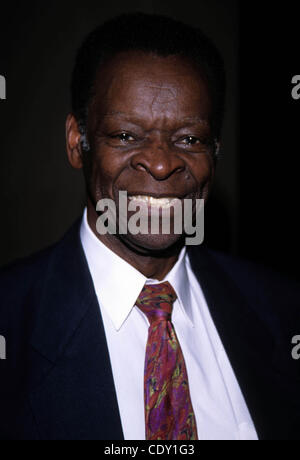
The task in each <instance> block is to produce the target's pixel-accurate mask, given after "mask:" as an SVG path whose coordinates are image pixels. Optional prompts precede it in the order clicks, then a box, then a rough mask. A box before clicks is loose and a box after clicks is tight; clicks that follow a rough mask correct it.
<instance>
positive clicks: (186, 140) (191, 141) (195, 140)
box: [181, 136, 201, 145]
mask: <svg viewBox="0 0 300 460" xmlns="http://www.w3.org/2000/svg"><path fill="white" fill-rule="evenodd" d="M181 142H182V143H183V144H186V145H195V144H201V140H200V139H199V137H195V136H187V137H185V138H184V139H182V141H181Z"/></svg>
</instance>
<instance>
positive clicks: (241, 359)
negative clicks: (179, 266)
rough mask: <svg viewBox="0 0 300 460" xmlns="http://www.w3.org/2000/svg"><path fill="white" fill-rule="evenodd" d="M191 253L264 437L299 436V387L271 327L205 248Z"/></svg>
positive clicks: (192, 261) (259, 433) (225, 345)
mask: <svg viewBox="0 0 300 460" xmlns="http://www.w3.org/2000/svg"><path fill="white" fill-rule="evenodd" d="M189 256H190V260H191V265H192V268H193V270H194V272H195V274H196V276H197V278H198V280H199V283H200V285H201V288H202V290H203V292H204V295H205V298H206V301H207V304H208V307H209V309H210V312H211V315H212V318H213V320H214V323H215V325H216V327H217V330H218V333H219V336H220V338H221V341H222V343H223V346H224V348H225V350H226V352H227V356H228V358H229V361H230V363H231V365H232V368H233V370H234V372H235V375H236V378H237V380H238V382H239V385H240V388H241V390H242V393H243V395H244V398H245V401H246V403H247V406H248V409H249V412H250V414H251V416H252V419H253V422H254V425H255V427H256V430H257V433H258V436H259V439H261V440H262V439H290V438H291V437H292V438H293V436H296V433H294V432H293V426H292V425H293V424H292V421H291V414H292V413H293V412H295V408H294V407H293V398H294V401H295V400H296V393H295V392H294V393H293V391H291V389H292V386H291V387H290V391H289V390H288V388H287V386H288V385H286V383H287V381H288V376H287V375H286V376H281V375H280V373H279V371H278V368H277V367H276V344H275V343H274V339H273V337H272V335H271V334H270V331H269V330H268V329H267V328H266V326H265V325H264V324H263V323H262V321H261V320H260V318H259V317H258V315H257V314H256V312H255V310H254V309H253V308H250V306H249V305H248V304H247V300H246V299H245V297H244V296H243V295H242V294H241V293H240V292H239V289H238V287H237V286H236V285H235V284H234V283H233V281H232V280H231V279H230V278H229V277H228V276H227V275H226V273H225V271H224V270H223V269H222V268H221V267H220V266H219V265H218V263H217V262H216V261H215V260H214V259H213V256H212V255H211V254H210V253H209V252H208V251H207V250H206V249H205V248H202V247H199V248H197V249H196V250H195V249H194V250H192V251H189ZM294 383H295V384H296V382H294ZM295 391H296V389H295Z"/></svg>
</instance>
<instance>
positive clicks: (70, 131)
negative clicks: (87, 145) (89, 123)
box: [66, 114, 82, 169]
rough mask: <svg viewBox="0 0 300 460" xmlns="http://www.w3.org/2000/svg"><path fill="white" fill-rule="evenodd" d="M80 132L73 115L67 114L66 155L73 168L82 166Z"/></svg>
mask: <svg viewBox="0 0 300 460" xmlns="http://www.w3.org/2000/svg"><path fill="white" fill-rule="evenodd" d="M80 139H81V134H80V132H79V127H78V123H77V120H76V118H75V117H74V115H72V114H69V115H68V117H67V120H66V145H67V155H68V159H69V162H70V164H71V166H73V168H75V169H81V168H82V149H81V143H80Z"/></svg>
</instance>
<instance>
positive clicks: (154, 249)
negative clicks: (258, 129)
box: [0, 14, 300, 440]
mask: <svg viewBox="0 0 300 460" xmlns="http://www.w3.org/2000/svg"><path fill="white" fill-rule="evenodd" d="M224 93H225V77H224V69H223V63H222V59H221V57H220V56H219V53H218V51H217V50H216V49H215V47H214V45H213V44H212V43H211V42H210V41H209V40H208V39H207V38H206V37H205V36H204V35H203V34H202V32H201V31H199V30H197V29H193V28H191V27H188V26H185V25H183V24H181V23H178V22H175V21H173V20H171V19H168V18H164V17H160V16H151V15H142V14H134V15H126V16H121V17H117V18H115V19H113V20H111V21H109V22H107V23H106V24H104V25H102V26H100V27H99V28H97V29H96V30H95V31H94V32H92V33H91V34H90V35H89V36H88V37H87V38H86V40H85V41H84V43H83V45H82V47H81V48H80V50H79V52H78V55H77V60H76V64H75V68H74V72H73V80H72V112H71V113H70V114H69V116H68V118H67V122H66V138H67V153H68V159H69V162H70V163H71V165H72V166H73V167H74V168H78V169H81V168H82V169H83V173H84V176H85V181H86V189H87V207H86V210H85V212H84V216H83V218H82V219H81V221H80V222H78V223H76V224H75V225H74V227H73V228H72V229H71V230H70V231H69V232H68V233H67V235H66V236H65V237H64V239H63V240H62V241H61V242H59V243H58V244H57V245H55V246H54V247H51V248H49V249H47V250H45V251H44V252H43V253H41V254H38V255H36V256H33V257H32V258H30V259H27V260H25V261H23V262H21V263H18V264H16V265H14V266H13V267H11V268H9V269H5V270H3V272H2V274H1V281H0V294H1V307H0V314H1V316H0V318H1V323H0V334H2V335H3V336H4V337H5V339H6V343H7V357H6V358H7V359H6V360H5V362H4V361H3V363H1V381H0V384H1V392H0V402H1V420H0V437H1V438H3V439H50V440H51V439H52V440H53V439H104V440H119V439H127V440H129V439H148V440H197V439H199V440H208V439H218V440H219V439H226V440H227V439H228V440H256V439H295V438H297V436H298V435H299V432H300V421H299V414H300V410H299V408H300V407H299V406H300V404H299V391H298V388H299V383H300V375H299V366H298V367H297V365H296V364H295V363H296V361H295V360H293V359H292V358H291V340H292V337H293V336H295V333H297V331H296V330H295V329H294V325H295V324H296V323H297V318H298V320H299V313H298V306H299V298H300V296H299V287H298V286H295V285H294V284H293V283H291V282H288V281H286V280H283V279H281V278H279V277H278V276H277V275H275V274H273V273H269V272H266V271H265V270H262V269H260V268H257V267H254V266H252V265H251V264H248V263H246V262H242V261H239V260H235V259H233V258H231V257H229V256H225V255H223V254H218V253H215V252H211V251H208V250H207V249H205V248H203V247H202V246H199V247H186V245H185V238H184V237H185V234H184V232H182V233H181V234H179V233H177V232H175V231H174V221H175V218H176V216H175V214H174V211H173V213H172V212H170V220H171V224H172V225H171V226H170V228H171V230H170V232H168V233H163V232H162V231H158V232H151V227H149V228H148V230H149V231H148V232H144V233H136V232H130V231H129V232H121V231H120V219H119V218H118V217H116V229H117V231H116V232H107V233H103V234H100V233H99V231H98V226H97V222H98V219H99V217H100V216H101V212H99V203H101V202H102V200H112V202H113V203H115V205H116V209H117V211H120V203H119V196H120V193H121V192H126V193H127V197H128V199H127V200H126V206H127V205H128V208H129V212H128V215H127V218H128V219H129V218H130V216H131V215H132V213H131V214H130V209H131V208H130V205H133V204H135V205H136V206H137V208H143V207H144V208H145V209H146V213H147V214H148V213H149V215H150V216H151V215H152V213H155V210H158V216H159V218H160V217H161V216H162V209H169V210H171V208H172V209H173V208H174V206H173V205H174V203H175V202H176V203H177V204H178V205H183V203H184V202H185V200H190V202H191V203H192V206H191V209H192V220H194V221H195V220H196V217H197V206H196V203H197V200H203V201H204V203H205V202H206V200H207V198H208V196H209V193H210V189H211V186H212V182H213V178H214V173H215V167H216V163H217V154H218V150H219V145H220V132H221V124H222V116H223V108H224ZM116 215H117V216H118V215H119V213H116ZM123 217H124V216H123ZM160 230H161V229H160ZM298 332H299V331H298Z"/></svg>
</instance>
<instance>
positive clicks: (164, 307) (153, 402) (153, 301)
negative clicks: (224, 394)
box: [136, 281, 198, 440]
mask: <svg viewBox="0 0 300 460" xmlns="http://www.w3.org/2000/svg"><path fill="white" fill-rule="evenodd" d="M176 298H177V296H176V293H175V291H174V289H173V288H172V286H171V285H170V283H169V282H168V281H167V282H165V283H161V284H146V285H145V286H144V288H143V289H142V292H141V293H140V295H139V298H138V300H137V302H136V305H137V306H138V307H139V308H140V309H141V310H142V312H144V313H145V315H147V317H148V320H149V322H150V327H149V331H148V342H147V348H146V360H145V374H144V397H145V421H146V439H148V440H196V439H198V438H197V427H196V419H195V415H194V411H193V407H192V403H191V398H190V392H189V385H188V377H187V371H186V367H185V362H184V357H183V354H182V351H181V348H180V345H179V342H178V339H177V337H176V333H175V330H174V327H173V325H172V323H171V314H172V309H173V302H174V301H175V300H176Z"/></svg>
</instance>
